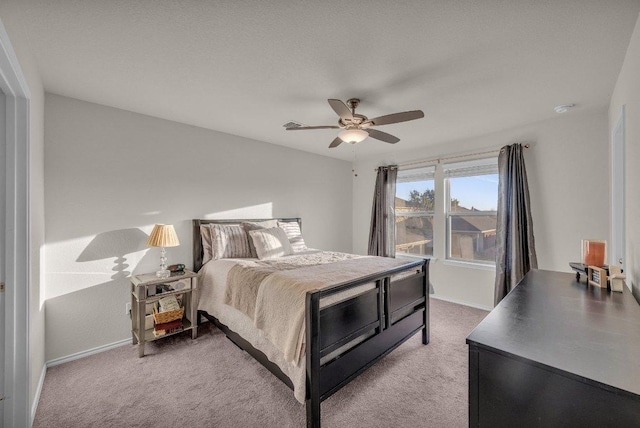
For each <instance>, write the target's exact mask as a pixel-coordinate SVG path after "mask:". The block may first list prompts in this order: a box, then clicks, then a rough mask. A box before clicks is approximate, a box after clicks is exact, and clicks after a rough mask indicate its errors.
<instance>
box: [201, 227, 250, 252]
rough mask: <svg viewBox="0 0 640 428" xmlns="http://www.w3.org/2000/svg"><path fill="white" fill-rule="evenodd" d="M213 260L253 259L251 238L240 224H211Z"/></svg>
mask: <svg viewBox="0 0 640 428" xmlns="http://www.w3.org/2000/svg"><path fill="white" fill-rule="evenodd" d="M209 228H210V233H211V258H212V259H213V260H217V259H245V258H249V257H251V249H250V248H249V237H248V236H247V233H246V232H245V230H244V228H243V227H242V226H241V225H239V224H214V223H211V224H209Z"/></svg>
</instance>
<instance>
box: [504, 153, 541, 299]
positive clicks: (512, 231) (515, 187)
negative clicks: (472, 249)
mask: <svg viewBox="0 0 640 428" xmlns="http://www.w3.org/2000/svg"><path fill="white" fill-rule="evenodd" d="M523 150H524V148H523V147H522V144H513V145H511V146H504V147H503V148H502V149H501V150H500V156H498V175H499V184H498V226H497V231H496V284H495V293H494V301H495V304H496V305H497V304H498V303H500V301H501V300H502V299H503V298H504V296H506V295H507V294H508V293H509V292H510V291H511V289H512V288H513V287H515V286H516V285H517V284H518V282H519V281H520V280H521V279H522V277H524V275H525V274H526V273H527V272H529V270H531V269H537V268H538V259H537V257H536V249H535V242H534V239H533V221H532V219H531V202H530V200H529V185H528V184H527V171H526V168H525V165H524V156H523V153H522V152H523Z"/></svg>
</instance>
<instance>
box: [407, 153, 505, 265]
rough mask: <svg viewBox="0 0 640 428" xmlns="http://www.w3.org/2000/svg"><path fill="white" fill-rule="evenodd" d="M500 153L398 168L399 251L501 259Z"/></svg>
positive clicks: (474, 259)
mask: <svg viewBox="0 0 640 428" xmlns="http://www.w3.org/2000/svg"><path fill="white" fill-rule="evenodd" d="M497 206H498V159H497V158H496V157H494V158H489V159H477V160H472V161H465V162H455V163H447V164H438V165H436V166H429V167H422V168H414V169H403V170H400V171H398V180H397V183H396V197H395V220H396V221H395V225H396V253H397V254H406V255H420V256H433V257H438V258H442V259H446V260H452V261H462V262H467V263H475V264H482V265H491V264H493V263H495V254H496V224H497V212H496V211H497Z"/></svg>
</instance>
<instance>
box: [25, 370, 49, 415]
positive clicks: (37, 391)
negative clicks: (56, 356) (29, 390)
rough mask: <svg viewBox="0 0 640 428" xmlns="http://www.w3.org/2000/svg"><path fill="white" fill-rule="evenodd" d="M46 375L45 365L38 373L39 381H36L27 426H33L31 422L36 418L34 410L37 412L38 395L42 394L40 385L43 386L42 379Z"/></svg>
mask: <svg viewBox="0 0 640 428" xmlns="http://www.w3.org/2000/svg"><path fill="white" fill-rule="evenodd" d="M46 374H47V365H46V364H45V365H43V366H42V371H41V372H40V379H39V380H38V387H37V388H36V396H35V397H33V404H32V405H31V420H30V422H29V426H32V425H33V420H34V419H35V418H36V410H38V403H39V402H40V394H41V393H42V385H44V377H45V376H46Z"/></svg>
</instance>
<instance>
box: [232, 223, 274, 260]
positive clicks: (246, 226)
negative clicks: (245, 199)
mask: <svg viewBox="0 0 640 428" xmlns="http://www.w3.org/2000/svg"><path fill="white" fill-rule="evenodd" d="M241 224H242V227H243V228H244V230H245V232H247V234H248V233H249V232H250V231H252V230H258V229H271V228H273V227H278V220H265V221H245V222H242V223H241ZM249 249H250V250H251V257H253V258H257V257H258V254H257V253H256V246H255V245H253V240H252V239H251V238H249Z"/></svg>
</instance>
